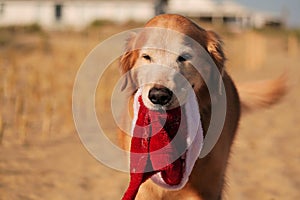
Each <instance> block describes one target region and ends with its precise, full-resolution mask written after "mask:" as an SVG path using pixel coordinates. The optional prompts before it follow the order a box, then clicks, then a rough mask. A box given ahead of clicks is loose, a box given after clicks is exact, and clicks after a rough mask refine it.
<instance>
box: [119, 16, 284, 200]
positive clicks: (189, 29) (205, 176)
mask: <svg viewBox="0 0 300 200" xmlns="http://www.w3.org/2000/svg"><path fill="white" fill-rule="evenodd" d="M146 28H158V31H150V32H143V31H141V32H139V33H137V34H133V35H132V37H130V38H129V40H128V42H127V46H126V52H125V53H124V55H123V56H122V57H121V60H120V67H121V70H122V72H123V74H125V73H127V72H129V71H131V73H128V76H127V79H126V82H125V83H124V88H123V89H128V91H130V92H131V96H134V93H135V92H136V88H134V87H135V86H136V85H143V87H142V91H141V96H142V99H143V101H144V104H145V106H146V107H148V108H149V109H157V108H158V107H165V108H166V109H167V108H172V107H176V106H178V105H179V104H180V102H184V101H185V98H186V90H184V87H185V84H186V83H184V82H181V81H180V79H179V81H174V80H176V74H181V75H182V76H183V77H185V79H186V80H187V81H188V83H189V85H190V86H191V88H192V89H193V90H194V92H195V94H196V98H197V101H198V105H199V111H200V116H201V123H202V127H203V135H204V137H205V136H206V133H207V129H208V127H209V125H210V121H211V108H212V105H213V104H217V103H218V101H219V96H220V95H223V94H222V91H220V89H219V87H215V89H214V90H212V91H209V89H208V86H207V84H213V85H216V86H219V85H220V82H223V84H224V87H223V88H224V91H223V93H224V92H225V93H226V102H227V103H226V115H225V121H224V126H223V129H222V130H221V134H220V137H219V139H218V140H217V142H216V144H215V145H214V147H213V148H212V150H211V151H210V152H209V153H208V154H207V155H206V156H204V157H203V158H199V159H198V160H197V161H196V163H195V165H194V167H193V170H192V172H191V174H190V177H189V180H188V182H187V184H186V185H185V186H184V187H183V188H182V189H180V190H177V191H170V190H166V189H164V188H162V187H160V186H158V185H156V184H155V183H153V182H152V180H150V179H148V180H147V181H146V182H145V183H143V184H142V185H141V187H140V189H139V192H138V194H137V197H136V199H137V200H174V199H176V200H180V199H189V200H220V199H222V193H223V188H224V184H225V178H224V175H225V172H226V166H227V163H228V159H229V155H230V149H231V146H232V143H233V141H234V138H235V134H236V131H237V128H238V124H239V119H240V115H241V113H244V112H247V111H250V110H253V109H255V108H261V107H267V106H269V105H271V104H274V103H276V102H277V101H278V100H279V99H280V98H281V97H282V96H283V95H284V93H285V80H284V78H283V77H280V78H278V79H274V80H269V81H261V82H255V83H253V84H245V85H238V86H236V85H235V84H234V82H233V81H232V79H231V77H230V76H229V75H228V73H227V72H226V70H225V60H226V58H225V55H224V51H223V47H222V41H221V40H220V38H219V36H218V35H217V34H216V33H214V32H212V31H208V30H204V29H203V28H201V27H199V26H198V25H196V24H195V23H193V22H192V21H191V20H189V19H187V18H185V17H183V16H180V15H175V14H164V15H159V16H156V17H154V18H153V19H151V20H150V21H149V22H147V23H146V25H145V29H146ZM160 28H161V29H162V31H161V30H160ZM165 29H167V30H171V31H174V32H176V33H178V34H172V33H168V31H163V30H165ZM187 38H191V39H192V40H194V41H196V42H197V43H198V44H199V45H200V46H201V47H202V48H199V47H197V45H196V46H195V45H194V44H191V43H190V42H189V39H187ZM166 49H167V50H166ZM170 50H172V52H170ZM205 54H208V55H209V57H210V59H207V58H206V57H205ZM192 63H193V64H194V63H196V64H198V65H199V66H200V71H201V74H200V73H199V71H198V70H197V69H196V67H194V66H193V64H192ZM151 64H153V65H158V66H166V68H169V69H170V70H171V71H165V72H164V68H163V67H162V70H159V72H155V70H154V69H153V68H152V67H151V66H152V65H151ZM141 66H146V67H141ZM214 66H215V67H216V69H217V72H218V73H215V72H212V68H213V67H214ZM139 68H140V69H141V70H135V69H139ZM173 72H174V73H173ZM175 72H176V73H175ZM149 77H151V80H148V79H149ZM153 91H154V93H158V94H159V95H158V97H157V96H156V97H154V98H153V95H151V93H153ZM170 91H178V92H177V95H176V97H174V96H175V95H173V96H172V92H170ZM154 96H155V95H154ZM129 106H130V107H132V106H131V105H129ZM130 109H131V108H130ZM119 138H120V142H121V144H122V147H123V148H124V149H126V150H127V151H129V149H130V137H129V136H128V135H127V134H125V133H122V131H121V133H120V137H119Z"/></svg>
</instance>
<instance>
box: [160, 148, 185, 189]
mask: <svg viewBox="0 0 300 200" xmlns="http://www.w3.org/2000/svg"><path fill="white" fill-rule="evenodd" d="M185 163H186V152H185V153H184V154H183V155H182V156H181V157H180V158H178V159H177V160H175V161H174V162H173V163H172V164H171V165H169V166H167V167H166V169H164V170H162V171H160V174H159V175H160V177H161V178H162V179H163V180H164V182H165V183H166V184H168V185H170V186H175V185H179V184H180V183H181V182H182V179H183V176H184V174H185V171H186V168H185V167H186V164H185Z"/></svg>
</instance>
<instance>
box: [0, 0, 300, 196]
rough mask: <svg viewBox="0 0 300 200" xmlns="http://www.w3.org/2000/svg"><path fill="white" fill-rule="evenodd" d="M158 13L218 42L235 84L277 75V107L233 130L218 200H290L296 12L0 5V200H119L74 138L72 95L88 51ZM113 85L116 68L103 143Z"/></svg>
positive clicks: (254, 5) (279, 1)
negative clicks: (189, 22)
mask: <svg viewBox="0 0 300 200" xmlns="http://www.w3.org/2000/svg"><path fill="white" fill-rule="evenodd" d="M161 13H178V14H182V15H185V16H188V17H190V18H192V19H193V20H194V21H195V22H196V23H198V24H199V25H200V26H202V27H203V28H205V29H211V30H214V31H215V32H217V33H218V34H219V35H220V36H221V37H222V39H223V40H224V43H225V46H224V48H225V52H226V55H227V57H228V61H227V65H226V67H227V70H228V71H229V73H230V74H231V76H232V78H233V79H234V80H235V81H236V82H237V83H239V82H245V81H253V80H262V79H270V78H275V77H277V76H279V75H280V74H282V73H283V72H287V74H288V81H289V86H290V88H289V93H288V94H287V95H286V96H285V98H284V99H283V101H282V102H281V103H280V104H278V105H275V106H273V107H272V109H269V110H259V111H257V112H256V113H253V114H249V115H246V116H244V117H243V118H242V120H241V122H240V128H239V133H238V136H237V138H236V141H235V144H234V146H233V150H232V156H231V159H230V161H229V167H228V173H227V178H226V179H227V184H226V191H225V192H224V193H225V197H226V199H229V200H231V199H267V200H271V199H273V200H275V199H280V200H281V199H290V200H294V199H300V192H299V188H300V137H299V133H300V125H299V113H300V103H299V102H300V101H299V99H298V98H300V90H299V86H300V82H299V78H300V75H299V74H300V64H299V63H300V1H298V0H272V1H271V0H261V1H258V0H253V1H246V0H235V1H222V0H218V1H217V0H143V1H142V0H140V1H139V0H122V1H121V0H84V1H83V0H27V1H26V0H0V199H1V200H7V199H8V200H10V199H12V200H17V199H25V200H34V199H45V200H48V199H49V200H50V199H56V200H59V199H62V200H65V199H80V200H81V199H89V200H90V199H104V200H106V199H108V200H110V199H120V198H121V196H122V194H123V192H124V190H125V189H126V186H127V184H128V175H127V174H125V173H121V172H118V171H115V170H113V169H110V168H108V167H106V166H104V165H102V164H101V163H100V162H98V161H97V160H95V159H94V158H93V157H92V156H91V155H90V154H89V153H88V152H87V150H86V149H85V148H84V146H83V145H82V144H81V142H80V140H79V137H78V135H77V133H76V130H75V126H74V124H73V118H72V89H73V83H74V80H75V76H76V73H77V70H78V69H79V67H80V65H81V63H82V62H83V60H84V58H85V57H86V56H87V55H88V54H89V52H90V51H91V50H92V49H93V48H94V47H95V46H96V45H97V44H99V43H100V42H101V41H103V40H104V39H107V38H109V37H110V36H112V35H113V34H116V33H119V32H121V31H125V30H129V29H132V28H139V27H142V25H143V24H144V23H145V22H146V21H147V20H148V19H150V18H151V17H153V16H155V15H157V14H161ZM99 58H101V55H99ZM118 79H119V70H118V61H117V60H116V61H115V62H113V63H112V64H111V66H109V68H108V69H107V70H106V71H105V74H104V76H103V77H102V78H101V80H100V82H99V88H98V90H97V94H96V100H97V101H96V102H97V103H96V108H97V115H98V117H99V121H100V123H101V125H102V126H103V128H104V130H105V133H106V134H107V136H108V137H109V138H110V139H111V141H112V142H114V143H116V138H117V137H116V126H115V124H114V122H113V118H112V116H111V113H110V112H111V111H110V105H111V104H110V96H111V93H112V90H113V88H114V86H115V84H116V82H117V81H118ZM101 83H102V84H101ZM258 89H259V88H258Z"/></svg>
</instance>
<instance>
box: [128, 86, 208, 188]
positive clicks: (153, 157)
mask: <svg viewBox="0 0 300 200" xmlns="http://www.w3.org/2000/svg"><path fill="white" fill-rule="evenodd" d="M141 93H142V92H141V90H139V91H138V92H137V93H136V95H135V102H136V104H135V106H136V107H135V108H134V109H135V113H136V115H135V118H134V120H133V128H134V129H133V130H132V132H133V136H135V137H134V138H133V139H132V143H131V152H134V153H139V152H144V153H147V154H148V158H147V161H145V162H146V163H148V164H146V163H145V165H148V166H149V165H150V166H151V167H150V168H151V169H152V170H153V172H151V173H150V174H151V176H152V177H151V179H152V181H153V182H154V183H156V184H157V185H160V186H161V187H163V188H166V189H169V190H178V189H181V188H183V187H184V185H185V184H186V183H187V181H188V178H189V176H190V174H191V171H192V169H193V166H194V164H195V162H196V160H197V158H198V156H199V154H200V151H201V148H202V142H203V132H202V127H201V122H200V114H199V111H198V104H197V101H196V97H195V95H194V93H193V95H191V94H190V95H188V98H187V101H186V103H185V104H184V105H182V106H180V107H177V108H173V109H170V110H163V111H162V110H161V113H160V111H159V110H150V109H149V108H148V107H147V106H146V105H144V104H143V100H142V98H141ZM138 102H139V103H138ZM145 113H147V114H146V115H145ZM141 116H143V117H141ZM147 116H148V117H147ZM163 120H165V121H163ZM147 124H148V125H149V126H148V125H147ZM145 125H147V126H146V127H145ZM138 126H139V127H143V129H142V130H141V129H139V130H141V131H138ZM136 128H137V129H136ZM135 134H136V135H135ZM139 134H141V135H140V136H139ZM145 134H146V135H148V136H150V137H148V138H143V137H145ZM139 137H140V138H139ZM134 163H140V158H139V157H136V158H135V157H131V168H135V167H136V168H139V169H140V171H139V172H142V171H143V169H144V168H141V167H140V166H139V165H138V164H136V165H135V164H134ZM148 169H149V168H148Z"/></svg>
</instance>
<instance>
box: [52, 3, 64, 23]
mask: <svg viewBox="0 0 300 200" xmlns="http://www.w3.org/2000/svg"><path fill="white" fill-rule="evenodd" d="M54 10H55V19H56V20H57V21H59V20H61V18H62V10H63V5H62V4H55V6H54Z"/></svg>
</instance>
